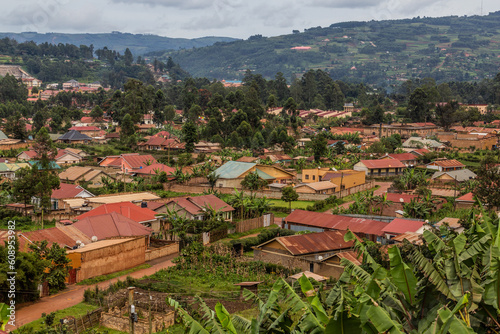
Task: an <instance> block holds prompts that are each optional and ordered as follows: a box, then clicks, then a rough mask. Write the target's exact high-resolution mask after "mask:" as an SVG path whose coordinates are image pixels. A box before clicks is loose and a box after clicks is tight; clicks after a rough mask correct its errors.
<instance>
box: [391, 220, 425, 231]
mask: <svg viewBox="0 0 500 334" xmlns="http://www.w3.org/2000/svg"><path fill="white" fill-rule="evenodd" d="M424 224H425V221H421V220H415V219H406V218H396V219H394V220H393V221H391V222H390V223H389V225H387V226H386V227H385V228H384V229H383V231H384V232H387V233H390V234H401V233H405V232H417V231H418V230H419V229H420V228H421V227H422V226H424Z"/></svg>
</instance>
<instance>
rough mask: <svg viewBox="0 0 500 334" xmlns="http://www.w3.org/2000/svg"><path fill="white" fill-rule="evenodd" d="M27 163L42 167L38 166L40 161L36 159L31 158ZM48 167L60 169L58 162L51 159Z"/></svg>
mask: <svg viewBox="0 0 500 334" xmlns="http://www.w3.org/2000/svg"><path fill="white" fill-rule="evenodd" d="M28 163H29V164H30V165H31V166H35V165H36V166H37V167H38V169H42V168H40V167H41V166H40V162H38V161H37V160H31V161H28ZM49 168H50V169H61V167H59V165H58V164H56V163H55V161H51V162H50V164H49Z"/></svg>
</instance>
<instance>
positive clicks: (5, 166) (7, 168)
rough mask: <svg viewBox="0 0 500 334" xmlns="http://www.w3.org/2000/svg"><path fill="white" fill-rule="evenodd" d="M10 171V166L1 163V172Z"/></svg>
mask: <svg viewBox="0 0 500 334" xmlns="http://www.w3.org/2000/svg"><path fill="white" fill-rule="evenodd" d="M7 171H10V169H9V167H8V166H7V165H6V164H5V163H4V162H2V163H0V172H7Z"/></svg>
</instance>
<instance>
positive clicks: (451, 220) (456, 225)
mask: <svg viewBox="0 0 500 334" xmlns="http://www.w3.org/2000/svg"><path fill="white" fill-rule="evenodd" d="M459 221H460V218H451V217H445V218H443V219H441V220H440V221H439V222H437V224H436V226H441V225H443V224H444V223H447V224H448V226H450V227H451V228H453V229H455V228H459V227H462V225H460V224H459V223H458V222H459Z"/></svg>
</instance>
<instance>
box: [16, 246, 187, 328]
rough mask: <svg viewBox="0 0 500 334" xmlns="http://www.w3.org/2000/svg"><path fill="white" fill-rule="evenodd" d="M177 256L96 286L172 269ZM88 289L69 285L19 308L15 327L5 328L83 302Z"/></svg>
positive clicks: (20, 324) (83, 286)
mask: <svg viewBox="0 0 500 334" xmlns="http://www.w3.org/2000/svg"><path fill="white" fill-rule="evenodd" d="M176 256H177V254H174V255H170V256H166V257H163V258H160V259H156V260H154V261H151V262H149V263H150V264H151V265H152V267H150V268H146V269H141V270H138V271H135V272H133V273H130V274H128V275H123V276H120V277H117V278H113V279H111V280H109V281H105V282H101V283H98V284H96V285H97V286H98V287H99V288H107V287H108V285H109V284H111V283H115V282H116V281H118V280H122V281H123V280H125V279H126V278H127V276H130V277H133V278H141V277H143V276H148V275H152V274H154V273H155V272H157V271H158V270H160V269H164V268H168V267H173V266H174V265H175V264H174V263H173V262H172V259H173V258H174V257H176ZM90 287H95V285H76V284H73V285H71V286H70V287H69V288H68V289H66V290H64V291H62V292H61V293H58V294H56V295H53V296H48V297H44V298H41V299H40V300H39V301H38V302H36V303H34V304H31V305H29V306H26V307H23V308H20V309H19V310H16V327H10V328H9V326H7V329H8V330H11V331H12V330H14V329H16V328H19V327H20V326H22V325H25V324H27V323H30V322H32V321H34V320H37V319H40V318H41V317H42V313H47V314H48V313H50V312H54V311H57V310H62V309H65V308H68V307H70V306H73V305H76V304H78V303H80V302H82V301H83V293H84V291H85V290H86V289H88V288H90Z"/></svg>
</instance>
